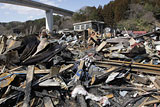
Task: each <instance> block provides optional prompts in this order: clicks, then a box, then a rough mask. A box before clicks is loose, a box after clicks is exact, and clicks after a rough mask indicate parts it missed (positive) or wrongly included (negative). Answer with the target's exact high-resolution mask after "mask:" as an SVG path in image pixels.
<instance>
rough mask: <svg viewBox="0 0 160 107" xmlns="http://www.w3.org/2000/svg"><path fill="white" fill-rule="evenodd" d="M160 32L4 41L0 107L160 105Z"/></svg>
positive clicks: (86, 33) (44, 35) (90, 32)
mask: <svg viewBox="0 0 160 107" xmlns="http://www.w3.org/2000/svg"><path fill="white" fill-rule="evenodd" d="M159 36H160V32H158V31H154V32H151V33H146V34H143V35H137V36H129V35H127V36H117V37H116V36H114V37H113V36H112V34H107V35H101V34H98V33H97V32H95V31H93V30H91V29H89V30H87V31H84V33H83V34H82V35H74V34H72V35H70V36H66V35H65V34H64V35H63V36H62V37H61V38H60V39H57V40H53V39H51V37H50V36H48V34H47V33H46V31H45V30H43V31H42V33H41V34H40V35H30V36H26V37H19V38H18V37H17V38H7V37H6V36H4V35H3V36H1V38H0V39H1V40H0V42H1V44H0V47H1V50H0V64H1V66H0V68H1V72H0V91H1V93H0V105H1V106H2V107H3V106H7V107H13V106H16V107H21V106H23V107H37V106H39V107H41V106H42V107H43V106H45V107H53V106H55V107H62V106H64V107H67V106H71V107H102V106H103V107H104V106H107V107H142V106H149V107H152V106H155V107H158V106H160V64H159V63H160V56H159V55H160V41H159Z"/></svg>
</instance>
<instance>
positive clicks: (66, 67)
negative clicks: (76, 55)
mask: <svg viewBox="0 0 160 107" xmlns="http://www.w3.org/2000/svg"><path fill="white" fill-rule="evenodd" d="M73 66H74V64H69V65H67V66H65V67H63V68H61V69H60V71H59V72H63V71H65V70H68V69H69V68H71V67H73Z"/></svg>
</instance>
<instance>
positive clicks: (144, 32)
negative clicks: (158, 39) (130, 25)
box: [133, 31, 147, 34]
mask: <svg viewBox="0 0 160 107" xmlns="http://www.w3.org/2000/svg"><path fill="white" fill-rule="evenodd" d="M146 33H147V32H146V31H133V34H146Z"/></svg>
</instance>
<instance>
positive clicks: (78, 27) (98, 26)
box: [73, 20, 104, 33]
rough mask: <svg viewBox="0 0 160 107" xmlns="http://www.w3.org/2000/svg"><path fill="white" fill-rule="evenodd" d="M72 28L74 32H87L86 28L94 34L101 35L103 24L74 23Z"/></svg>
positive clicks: (100, 22)
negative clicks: (94, 32)
mask: <svg viewBox="0 0 160 107" xmlns="http://www.w3.org/2000/svg"><path fill="white" fill-rule="evenodd" d="M73 26H74V31H83V30H87V29H88V28H91V29H93V30H95V31H96V32H99V33H102V32H103V28H104V22H102V21H92V20H90V21H85V22H79V23H74V24H73Z"/></svg>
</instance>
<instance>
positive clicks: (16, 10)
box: [0, 0, 111, 22]
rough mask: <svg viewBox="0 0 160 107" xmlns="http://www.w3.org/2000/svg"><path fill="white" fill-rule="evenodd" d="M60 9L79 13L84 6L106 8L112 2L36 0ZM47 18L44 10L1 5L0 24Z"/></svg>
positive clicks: (102, 0)
mask: <svg viewBox="0 0 160 107" xmlns="http://www.w3.org/2000/svg"><path fill="white" fill-rule="evenodd" d="M34 1H38V2H42V3H45V4H49V5H53V6H56V7H59V8H63V9H67V10H71V11H74V12H75V11H77V10H79V9H80V8H82V7H84V6H96V7H98V6H99V5H102V6H104V5H105V4H108V3H109V2H110V1H111V0H34ZM43 17H45V12H44V11H43V10H39V9H35V8H29V7H23V6H18V5H11V4H4V3H0V22H11V21H21V22H24V21H27V20H34V19H39V18H43Z"/></svg>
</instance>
